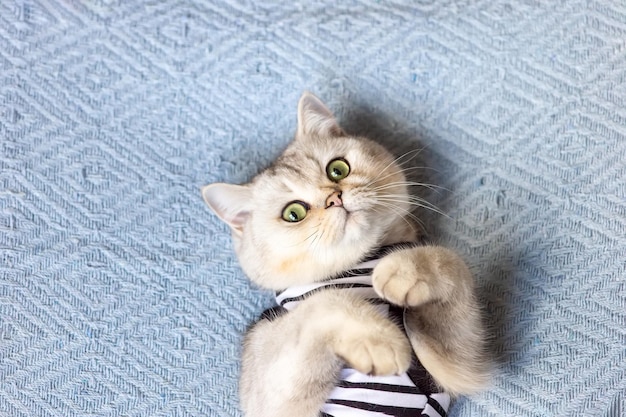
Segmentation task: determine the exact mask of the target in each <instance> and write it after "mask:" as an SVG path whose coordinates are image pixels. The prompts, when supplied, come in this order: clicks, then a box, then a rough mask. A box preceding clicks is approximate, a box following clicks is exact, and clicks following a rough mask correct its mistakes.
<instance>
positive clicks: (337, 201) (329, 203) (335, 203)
mask: <svg viewBox="0 0 626 417" xmlns="http://www.w3.org/2000/svg"><path fill="white" fill-rule="evenodd" d="M341 206H343V201H341V191H335V192H334V193H332V194H331V195H329V196H328V198H326V208H329V207H341Z"/></svg>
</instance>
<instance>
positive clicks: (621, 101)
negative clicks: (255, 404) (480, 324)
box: [0, 0, 626, 417]
mask: <svg viewBox="0 0 626 417" xmlns="http://www.w3.org/2000/svg"><path fill="white" fill-rule="evenodd" d="M337 3H341V5H338V4H337ZM625 51H626V5H624V4H623V3H620V2H615V1H610V0H590V1H587V0H571V1H569V0H568V1H552V2H549V1H531V0H525V1H513V2H510V1H507V0H476V1H469V0H443V1H430V0H420V1H393V2H379V1H375V0H363V1H346V2H331V1H327V2H323V1H304V0H302V1H293V2H284V1H276V0H274V1H258V2H256V1H251V0H250V1H245V0H241V1H240V0H207V1H202V0H180V1H176V2H173V1H167V2H166V1H148V0H146V1H138V0H137V1H135V0H133V1H108V0H81V1H71V2H70V1H64V0H45V1H44V0H8V1H2V2H0V77H1V79H2V81H1V82H0V92H1V93H0V415H2V416H12V417H18V416H29V417H30V416H63V417H71V416H220V417H221V416H240V411H239V408H238V399H237V375H238V370H239V368H238V367H239V360H238V356H239V349H240V342H241V336H242V334H243V332H244V331H245V329H246V326H248V325H249V324H250V323H251V322H252V321H253V320H254V319H255V318H256V317H257V316H258V315H259V313H260V312H261V311H262V310H263V309H264V308H265V307H267V306H269V305H270V304H271V298H270V295H269V294H268V293H266V292H264V291H262V290H260V289H258V288H255V287H254V286H252V285H251V284H249V283H248V282H247V280H246V278H245V277H244V275H243V273H242V271H241V270H240V269H239V266H238V265H237V261H236V259H235V257H234V255H233V251H232V247H231V244H230V238H229V235H228V231H227V230H226V227H225V226H224V225H223V224H221V223H220V222H219V221H218V220H217V218H216V217H214V216H213V215H212V214H211V213H210V212H209V211H208V210H207V209H206V208H205V206H204V203H203V202H202V199H201V197H200V191H199V189H200V187H201V186H202V185H204V184H207V183H210V182H214V181H228V182H235V183H241V182H244V181H246V180H248V179H250V178H251V177H252V176H253V175H254V174H255V173H257V172H258V171H259V170H260V169H262V168H263V167H264V166H266V165H267V164H268V163H269V162H270V161H271V160H272V159H273V158H274V157H275V156H276V155H278V154H279V152H280V150H281V149H282V148H283V147H284V146H285V145H286V143H287V142H288V141H289V140H290V138H291V137H292V135H293V133H294V130H295V107H296V103H297V99H298V97H299V96H300V94H301V93H302V91H303V90H305V89H308V90H311V91H313V92H315V93H316V94H318V95H319V96H320V97H321V98H322V99H323V100H325V101H326V102H327V103H328V105H329V106H330V107H331V108H332V109H334V110H335V111H336V113H337V115H338V118H339V119H340V121H341V122H342V124H343V125H344V126H345V128H346V130H348V131H350V132H353V133H357V134H367V135H369V136H371V137H373V138H374V139H376V140H379V141H381V142H383V143H385V144H387V145H388V146H389V147H391V148H392V149H393V150H394V151H396V152H398V153H401V152H407V151H410V150H411V149H420V148H423V151H422V152H421V153H420V154H419V156H418V157H417V158H414V159H412V160H411V162H410V164H413V165H412V166H414V167H423V168H420V169H417V170H415V171H416V172H417V173H418V174H420V175H421V176H422V177H423V178H426V180H427V181H429V182H431V183H434V184H436V185H437V186H440V187H443V188H438V189H436V190H435V192H428V193H426V192H425V191H428V190H427V189H418V190H416V191H417V192H418V193H421V194H422V195H423V196H424V197H426V198H428V199H429V201H430V202H432V203H433V204H435V205H436V206H437V207H438V208H439V209H441V211H443V212H445V213H446V215H447V216H442V215H438V214H435V213H432V212H430V213H429V212H428V211H422V212H419V215H420V216H421V218H422V219H423V221H424V223H425V224H426V228H427V229H428V230H429V233H430V235H431V238H432V239H434V240H436V241H439V242H441V243H444V244H446V245H449V246H451V247H453V248H455V249H456V250H458V251H459V252H460V253H461V254H462V255H463V256H464V257H465V258H466V259H467V261H468V262H469V263H470V264H471V266H472V268H473V271H474V272H475V274H476V277H477V279H478V282H479V287H480V298H481V300H482V302H483V304H484V307H485V317H486V321H487V322H488V324H489V326H490V328H491V334H492V342H491V343H490V347H491V349H492V351H493V353H494V355H496V356H497V358H498V362H499V366H500V373H499V375H498V376H497V377H496V378H495V380H494V382H493V388H492V389H491V390H489V391H488V392H486V393H484V394H482V395H478V396H476V397H473V398H462V399H460V400H459V401H457V402H456V404H455V405H454V406H453V411H452V415H453V416H538V417H539V416H541V417H543V416H573V415H594V416H618V415H624V414H623V413H625V412H626V411H625V408H624V402H623V396H624V392H626V366H625V363H626V308H625V307H626V288H625V287H626V284H625V279H626V278H625V276H626V266H625V265H626V128H625V127H624V126H626V110H624V109H625V108H626V101H625V97H626V55H625Z"/></svg>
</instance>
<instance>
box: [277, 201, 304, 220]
mask: <svg viewBox="0 0 626 417" xmlns="http://www.w3.org/2000/svg"><path fill="white" fill-rule="evenodd" d="M308 210H309V206H308V205H307V204H306V203H303V202H301V201H293V202H291V203H289V204H287V207H285V209H284V210H283V220H284V221H286V222H290V223H297V222H299V221H302V220H304V218H305V217H306V215H307V211H308Z"/></svg>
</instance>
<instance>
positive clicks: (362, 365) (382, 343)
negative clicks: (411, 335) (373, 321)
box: [335, 324, 411, 375]
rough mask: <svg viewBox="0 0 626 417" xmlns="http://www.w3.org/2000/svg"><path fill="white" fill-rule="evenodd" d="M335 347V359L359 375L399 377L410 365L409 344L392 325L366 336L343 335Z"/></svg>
mask: <svg viewBox="0 0 626 417" xmlns="http://www.w3.org/2000/svg"><path fill="white" fill-rule="evenodd" d="M391 327H393V328H391ZM338 345H339V346H337V347H336V349H335V350H336V353H337V355H338V356H339V357H341V358H342V359H343V360H345V361H346V363H347V364H348V365H349V366H350V367H352V368H354V369H356V370H357V371H359V372H361V373H363V374H368V375H400V374H403V373H404V372H406V371H407V370H408V369H409V366H410V365H411V345H410V343H409V340H408V338H407V337H406V336H405V335H404V334H403V333H402V332H401V331H400V329H399V328H397V326H395V325H392V324H390V327H389V328H386V329H382V330H381V329H378V330H376V331H373V332H371V334H369V335H362V334H357V333H355V334H353V335H346V336H345V337H343V338H342V340H341V341H340V343H339V344H338Z"/></svg>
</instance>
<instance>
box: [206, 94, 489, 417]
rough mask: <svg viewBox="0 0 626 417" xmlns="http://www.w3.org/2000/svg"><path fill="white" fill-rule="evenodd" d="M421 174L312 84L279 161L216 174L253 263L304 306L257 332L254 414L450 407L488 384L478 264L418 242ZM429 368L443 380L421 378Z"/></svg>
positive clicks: (438, 411) (246, 393)
mask: <svg viewBox="0 0 626 417" xmlns="http://www.w3.org/2000/svg"><path fill="white" fill-rule="evenodd" d="M408 184H409V183H408V182H407V180H406V178H405V175H404V172H403V170H402V169H401V167H400V165H399V164H398V162H397V160H395V159H394V158H393V156H392V155H391V154H390V153H389V152H388V151H386V150H385V149H384V148H383V147H382V146H380V145H378V144H377V143H374V142H372V141H370V140H368V139H365V138H361V137H353V136H350V135H347V134H345V133H344V132H343V130H342V129H341V128H340V127H339V125H338V124H337V122H336V120H335V118H334V117H333V115H332V113H331V112H330V111H329V110H328V109H327V108H326V106H325V105H324V104H323V103H322V102H321V101H320V100H319V99H318V98H317V97H315V96H313V95H312V94H310V93H305V94H303V96H302V97H301V99H300V102H299V105H298V128H297V133H296V136H295V139H294V141H293V142H292V143H291V144H290V145H289V146H288V147H287V149H286V150H285V151H284V152H283V154H282V155H281V156H280V157H279V158H278V159H277V160H276V161H275V162H274V164H273V165H272V166H270V167H269V168H268V169H266V170H264V171H263V172H261V173H260V174H259V175H257V176H256V177H255V178H254V179H253V180H252V181H251V182H250V183H249V184H245V185H230V184H221V183H220V184H211V185H208V186H206V187H205V188H203V190H202V194H203V196H204V199H205V201H206V202H207V204H208V205H209V207H210V208H211V209H212V210H213V211H214V212H215V213H216V214H217V215H218V216H219V218H220V219H222V220H223V221H224V222H226V223H227V224H228V225H229V226H230V228H231V230H232V237H233V241H234V246H235V250H236V252H237V256H238V258H239V261H240V263H241V266H242V268H243V270H244V271H245V272H246V274H247V275H248V276H249V277H250V279H251V280H252V281H254V282H255V283H257V284H259V285H260V286H262V287H264V288H268V289H272V290H277V291H281V292H280V294H279V297H278V299H279V301H280V302H281V304H283V305H285V306H286V307H289V308H288V309H289V310H290V311H289V312H287V313H285V314H282V312H281V311H279V310H274V311H273V312H271V313H270V314H266V315H265V316H264V318H262V319H261V320H260V321H259V322H258V323H256V325H254V326H253V327H252V328H251V330H250V331H249V332H248V334H247V335H246V338H245V344H244V350H243V358H242V374H241V380H240V397H241V405H242V408H243V410H244V413H245V415H246V416H249V417H251V416H254V417H317V416H328V415H331V416H334V417H339V416H341V415H346V416H357V415H367V416H384V415H396V416H401V415H429V416H434V415H445V413H446V409H447V407H448V405H449V398H448V397H447V395H448V394H449V395H452V396H456V395H461V394H472V393H475V392H478V391H480V390H482V389H484V388H485V387H486V386H487V384H488V383H489V381H490V377H491V361H490V360H489V359H488V358H487V356H486V354H485V348H484V345H485V333H484V331H483V327H482V323H481V316H480V309H479V307H478V305H477V303H476V299H475V297H474V281H473V278H472V276H471V274H470V272H469V270H468V268H467V267H466V265H465V263H464V262H463V261H462V260H461V259H460V258H459V256H457V255H456V254H455V253H454V252H452V251H450V250H448V249H445V248H442V247H438V246H425V245H418V244H415V242H417V235H416V232H415V228H414V227H413V226H412V222H411V214H410V209H411V201H412V197H411V196H410V195H409V192H408V187H407V186H408ZM399 243H405V244H404V245H401V246H394V245H395V244H399ZM406 243H409V244H406ZM411 243H412V244H411ZM380 248H384V249H383V250H382V251H379V249H380ZM377 251H379V253H378V255H377V256H373V255H374V254H375V253H376V252H377ZM368 259H369V260H368ZM363 261H366V263H363ZM367 262H369V263H367ZM346 271H349V272H348V273H346ZM355 276H357V277H355ZM342 279H343V281H341V280H342ZM346 279H347V281H346ZM350 280H352V281H350ZM285 294H291V295H294V294H295V295H296V296H295V297H291V298H290V300H291V301H289V300H288V301H287V302H285V299H286V295H285ZM375 298H378V301H376V300H374V299H375ZM381 301H384V302H385V303H386V304H385V303H381ZM289 302H291V304H289ZM394 306H396V307H394ZM393 311H395V312H398V311H399V312H400V316H402V312H404V317H403V320H402V319H400V320H398V319H397V318H394V316H393V314H390V312H393ZM413 354H415V355H416V356H417V358H418V359H419V360H415V359H414V358H413V359H412V355H413ZM420 363H421V364H420ZM422 365H423V367H422ZM409 368H411V369H409ZM424 368H425V369H426V370H427V371H428V373H429V374H430V376H432V379H433V380H434V382H435V384H432V383H431V384H429V383H428V382H424V379H422V380H421V381H416V378H418V379H419V378H422V377H416V376H415V375H416V372H418V371H419V370H422V371H423V373H424V374H425V375H426V376H425V378H426V379H428V378H429V376H428V374H427V373H426V372H425V371H424ZM407 371H409V372H408V373H407ZM386 378H387V379H386ZM407 378H408V379H407ZM393 386H396V387H400V388H392V387H393ZM428 387H431V388H433V390H430V391H431V392H425V390H428ZM437 388H439V389H437ZM383 391H384V392H383ZM437 391H441V392H445V393H446V394H442V393H441V392H439V393H438V392H437ZM386 394H388V395H389V396H388V397H384V395H386ZM351 395H352V396H353V397H351ZM403 410H404V411H403ZM404 412H406V414H404ZM421 413H422V414H421Z"/></svg>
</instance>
